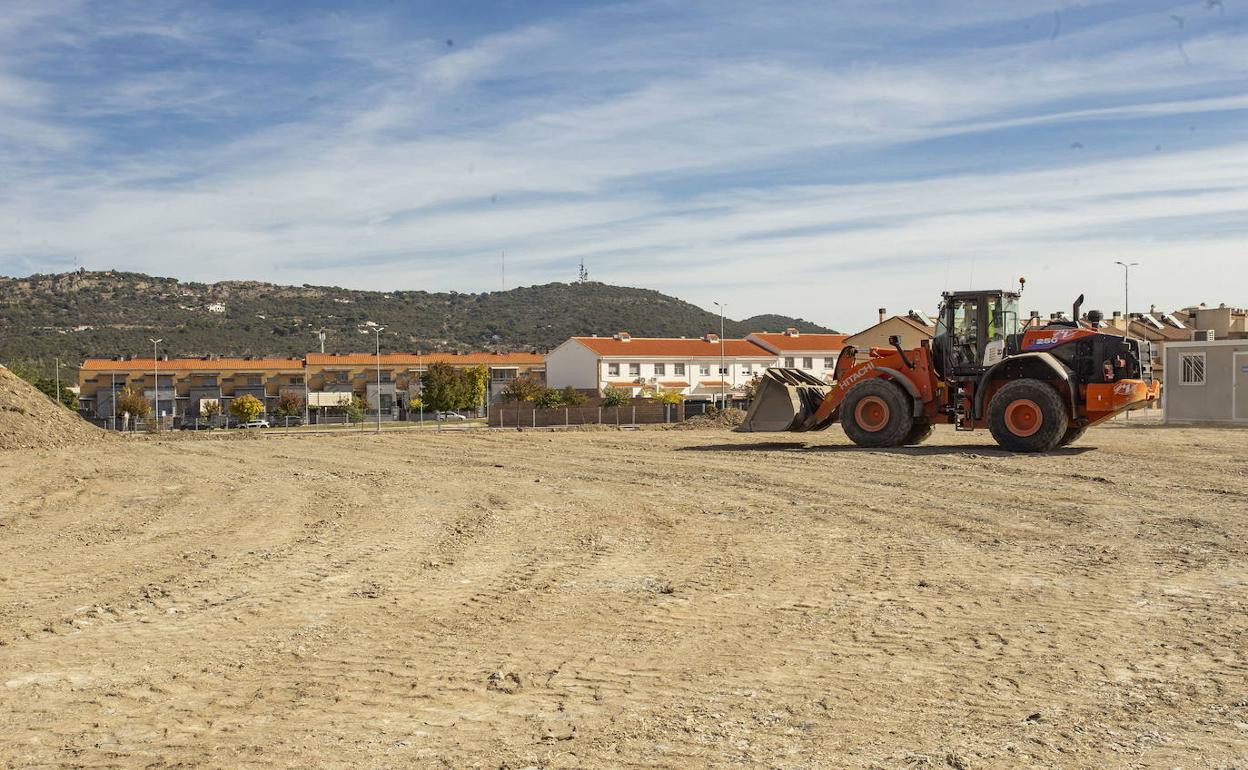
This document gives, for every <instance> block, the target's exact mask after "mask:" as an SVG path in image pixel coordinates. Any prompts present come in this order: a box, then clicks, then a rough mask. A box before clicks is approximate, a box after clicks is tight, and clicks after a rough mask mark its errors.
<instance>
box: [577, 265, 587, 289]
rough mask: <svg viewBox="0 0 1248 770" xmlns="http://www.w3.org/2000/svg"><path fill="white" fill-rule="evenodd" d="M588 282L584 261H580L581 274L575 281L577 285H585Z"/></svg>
mask: <svg viewBox="0 0 1248 770" xmlns="http://www.w3.org/2000/svg"><path fill="white" fill-rule="evenodd" d="M588 280H589V273H588V272H587V271H586V270H585V260H584V259H582V260H581V272H580V275H579V277H578V279H577V282H578V283H585V282H586V281H588Z"/></svg>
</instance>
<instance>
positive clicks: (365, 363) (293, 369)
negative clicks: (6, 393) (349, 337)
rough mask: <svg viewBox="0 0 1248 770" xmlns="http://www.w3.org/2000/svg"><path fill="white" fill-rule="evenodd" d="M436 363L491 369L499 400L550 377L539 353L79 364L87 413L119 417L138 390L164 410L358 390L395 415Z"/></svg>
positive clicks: (330, 402) (192, 411)
mask: <svg viewBox="0 0 1248 770" xmlns="http://www.w3.org/2000/svg"><path fill="white" fill-rule="evenodd" d="M434 363H444V364H449V365H451V366H453V367H456V368H461V369H467V368H472V367H477V366H484V367H486V369H487V370H488V371H489V379H490V382H489V395H490V398H491V399H497V398H498V397H499V394H500V393H501V392H502V390H503V389H504V388H505V387H506V385H507V383H508V382H510V381H511V380H513V379H515V378H516V377H519V376H521V375H524V376H528V377H533V378H534V379H538V380H544V379H545V358H544V357H543V356H541V355H539V354H537V353H468V354H455V353H391V354H385V355H382V356H380V358H379V357H378V356H375V355H372V354H367V353H350V354H334V353H309V354H307V355H306V356H305V357H304V358H222V357H217V356H208V357H204V358H164V359H152V358H89V359H87V360H86V361H83V363H82V366H81V367H80V368H79V370H78V386H79V393H78V401H79V409H80V411H81V412H82V413H83V414H85V415H86V416H88V417H92V418H97V419H107V418H110V417H112V416H115V415H116V414H117V412H116V411H115V401H116V398H117V394H118V393H120V392H121V391H122V390H123V389H125V388H131V389H134V390H138V391H141V392H142V393H143V394H144V396H145V397H146V398H147V400H149V401H151V402H152V403H153V404H155V405H156V406H157V409H156V413H157V414H159V415H161V416H173V417H188V416H198V415H200V414H202V413H203V411H204V410H203V406H204V404H205V403H207V402H215V403H218V404H220V405H221V406H222V407H223V408H227V407H228V406H229V402H230V401H232V400H233V399H235V398H240V397H242V396H254V397H256V398H258V399H260V401H261V402H262V403H264V405H265V407H266V410H267V411H270V412H271V411H273V410H274V409H275V408H276V407H277V404H278V402H279V400H280V399H281V398H282V396H283V395H285V394H293V395H295V396H298V397H299V398H301V399H303V400H304V401H305V402H306V403H307V404H308V405H309V406H310V407H312V408H321V407H331V406H335V405H337V404H338V403H339V402H340V401H342V400H343V399H344V398H350V397H351V396H358V397H360V398H361V399H362V400H363V401H364V402H365V404H366V405H367V407H368V409H370V410H373V411H376V410H378V409H380V410H381V412H382V413H386V414H394V413H396V412H398V411H399V410H401V409H403V408H406V406H407V403H408V399H410V398H411V396H413V395H419V393H420V375H421V374H423V373H424V372H425V371H427V370H428V368H429V366H430V365H431V364H434Z"/></svg>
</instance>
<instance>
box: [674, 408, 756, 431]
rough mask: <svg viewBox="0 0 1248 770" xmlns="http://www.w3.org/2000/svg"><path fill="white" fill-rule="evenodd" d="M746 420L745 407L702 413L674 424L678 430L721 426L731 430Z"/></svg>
mask: <svg viewBox="0 0 1248 770" xmlns="http://www.w3.org/2000/svg"><path fill="white" fill-rule="evenodd" d="M743 422H745V410H744V409H721V410H719V411H718V412H712V413H711V414H700V415H697V416H696V417H690V418H689V419H688V420H685V421H684V422H682V423H677V424H676V425H674V426H672V427H674V428H677V429H678V430H700V429H703V428H719V429H723V430H731V429H733V428H735V427H737V426H738V425H740V424H741V423H743Z"/></svg>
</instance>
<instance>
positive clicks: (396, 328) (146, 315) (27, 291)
mask: <svg viewBox="0 0 1248 770" xmlns="http://www.w3.org/2000/svg"><path fill="white" fill-rule="evenodd" d="M369 321H371V322H374V323H377V324H380V325H382V326H385V327H386V330H385V332H384V333H383V336H382V345H383V347H385V348H387V349H389V350H414V349H417V348H420V349H422V350H546V349H548V348H551V347H554V346H555V345H558V344H559V343H560V342H562V341H563V340H565V339H567V338H568V337H570V336H573V335H577V334H602V335H606V334H613V333H615V332H617V331H621V330H624V331H628V332H630V333H631V334H633V335H636V336H675V337H678V336H691V337H692V336H700V335H702V334H705V333H706V332H709V331H715V332H718V331H719V317H718V316H717V315H715V314H713V313H710V312H707V311H706V310H703V309H702V308H699V307H695V306H694V305H691V304H689V303H688V302H684V301H682V300H679V299H677V298H675V297H670V296H667V295H665V294H661V293H660V292H657V291H652V290H649V289H634V288H628V287H623V286H610V285H607V284H603V283H595V282H586V283H574V284H565V283H551V284H546V285H544V286H527V287H521V288H516V289H511V290H508V291H500V292H486V293H482V294H460V293H457V292H450V293H434V292H425V291H394V292H378V291H357V290H353V289H341V288H336V287H331V286H308V285H304V286H281V285H277V284H270V283H259V282H254V281H223V282H220V283H213V284H203V283H184V282H179V281H178V280H176V279H174V278H156V277H152V276H148V275H143V274H139V273H122V272H114V271H108V272H88V271H77V272H73V273H61V274H56V275H33V276H30V277H27V278H0V362H10V361H16V360H29V361H33V362H35V364H36V365H37V366H39V367H40V368H41V369H48V368H50V367H51V365H52V360H53V359H54V358H55V357H60V359H61V361H62V362H63V363H67V364H69V365H70V366H74V365H77V363H78V362H79V361H81V359H82V358H84V357H86V356H111V355H122V354H125V355H150V354H151V349H152V347H151V343H150V342H149V341H148V339H149V338H153V337H155V338H160V339H162V340H163V341H162V342H161V344H160V350H161V353H168V354H169V355H171V356H197V355H206V354H208V353H219V354H222V355H237V356H246V355H294V356H299V355H302V354H304V353H306V352H308V351H309V350H316V349H318V346H319V342H318V340H317V336H316V332H317V331H318V330H320V329H325V330H326V342H325V350H326V352H344V353H345V352H349V351H352V350H357V351H358V350H370V349H372V346H373V340H372V338H371V335H370V336H369V337H364V336H362V335H361V333H360V331H359V328H360V326H361V325H362V324H365V323H366V322H369ZM785 326H796V327H797V328H798V329H800V330H801V331H805V332H819V331H829V330H828V329H826V328H824V327H821V326H818V325H816V324H813V323H809V322H806V321H802V320H798V319H791V318H788V317H786V316H779V315H766V316H757V317H755V318H752V319H746V320H743V321H732V320H728V321H726V323H725V331H726V333H727V334H728V335H730V336H733V335H743V334H746V333H748V332H751V331H764V330H770V331H778V330H782V329H783V328H784V327H785Z"/></svg>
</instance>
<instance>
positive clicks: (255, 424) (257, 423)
mask: <svg viewBox="0 0 1248 770" xmlns="http://www.w3.org/2000/svg"><path fill="white" fill-rule="evenodd" d="M238 427H240V428H267V427H269V421H268V420H264V419H260V420H252V421H251V422H245V423H243V424H242V425H239V426H238Z"/></svg>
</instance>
